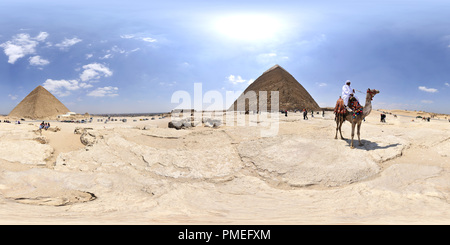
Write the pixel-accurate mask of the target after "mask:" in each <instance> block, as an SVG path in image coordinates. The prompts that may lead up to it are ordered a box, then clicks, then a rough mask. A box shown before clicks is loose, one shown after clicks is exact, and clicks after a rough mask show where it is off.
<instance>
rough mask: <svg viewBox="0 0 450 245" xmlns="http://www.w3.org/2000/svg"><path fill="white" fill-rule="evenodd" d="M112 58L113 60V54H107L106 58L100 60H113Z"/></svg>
mask: <svg viewBox="0 0 450 245" xmlns="http://www.w3.org/2000/svg"><path fill="white" fill-rule="evenodd" d="M111 58H112V54H106V55H105V56H103V57H100V58H99V59H101V60H105V59H111Z"/></svg>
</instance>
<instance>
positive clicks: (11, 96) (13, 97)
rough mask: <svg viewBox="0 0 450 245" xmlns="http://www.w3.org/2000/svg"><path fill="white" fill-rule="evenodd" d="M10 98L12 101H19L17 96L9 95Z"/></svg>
mask: <svg viewBox="0 0 450 245" xmlns="http://www.w3.org/2000/svg"><path fill="white" fill-rule="evenodd" d="M8 97H9V98H11V99H12V100H17V95H12V94H8Z"/></svg>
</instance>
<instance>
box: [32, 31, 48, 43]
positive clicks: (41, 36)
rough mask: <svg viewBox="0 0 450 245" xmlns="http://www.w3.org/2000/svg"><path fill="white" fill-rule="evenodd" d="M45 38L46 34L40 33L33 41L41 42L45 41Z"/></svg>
mask: <svg viewBox="0 0 450 245" xmlns="http://www.w3.org/2000/svg"><path fill="white" fill-rule="evenodd" d="M47 37H48V33H47V32H45V31H43V32H40V33H39V35H37V36H36V37H35V39H36V40H37V41H39V42H43V41H45V39H47Z"/></svg>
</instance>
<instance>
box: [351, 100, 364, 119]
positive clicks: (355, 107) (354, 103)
mask: <svg viewBox="0 0 450 245" xmlns="http://www.w3.org/2000/svg"><path fill="white" fill-rule="evenodd" d="M348 107H349V108H350V109H351V110H352V111H351V113H353V118H355V117H356V116H358V115H360V114H362V111H363V107H362V105H361V104H359V102H358V100H357V99H356V98H355V97H353V96H351V97H350V98H348Z"/></svg>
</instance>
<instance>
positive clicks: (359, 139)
mask: <svg viewBox="0 0 450 245" xmlns="http://www.w3.org/2000/svg"><path fill="white" fill-rule="evenodd" d="M357 130H358V132H357V134H358V141H359V145H363V144H362V143H361V138H360V137H359V131H360V130H361V122H358V128H357Z"/></svg>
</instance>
